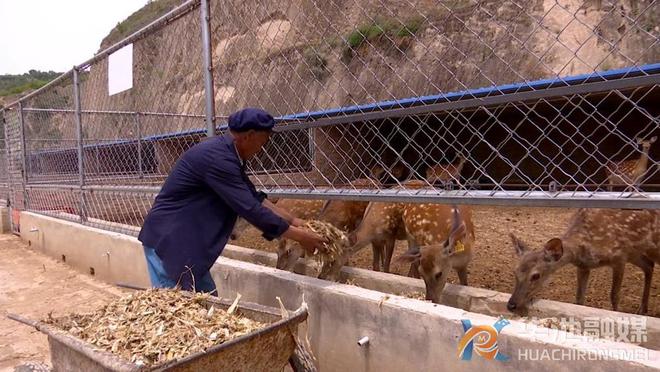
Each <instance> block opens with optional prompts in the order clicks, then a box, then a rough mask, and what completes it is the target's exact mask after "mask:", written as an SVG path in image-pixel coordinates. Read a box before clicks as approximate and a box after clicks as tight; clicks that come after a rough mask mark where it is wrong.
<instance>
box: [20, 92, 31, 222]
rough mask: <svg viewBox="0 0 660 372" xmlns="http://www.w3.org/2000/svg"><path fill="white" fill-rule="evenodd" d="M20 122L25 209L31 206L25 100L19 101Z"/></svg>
mask: <svg viewBox="0 0 660 372" xmlns="http://www.w3.org/2000/svg"><path fill="white" fill-rule="evenodd" d="M18 122H19V125H20V126H21V147H22V150H23V151H21V166H22V167H23V169H22V170H21V175H22V177H23V179H22V182H23V184H22V185H21V186H22V189H23V210H28V208H29V205H30V204H29V202H28V192H27V188H26V186H27V184H28V174H27V156H28V151H27V146H26V143H27V141H26V140H25V118H24V117H23V102H19V103H18Z"/></svg>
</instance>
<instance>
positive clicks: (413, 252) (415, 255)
mask: <svg viewBox="0 0 660 372" xmlns="http://www.w3.org/2000/svg"><path fill="white" fill-rule="evenodd" d="M421 257H422V252H421V251H420V250H419V247H412V248H410V249H408V251H407V252H406V253H404V254H402V255H401V256H399V257H397V259H396V262H398V263H413V262H417V261H419V259H420V258H421Z"/></svg>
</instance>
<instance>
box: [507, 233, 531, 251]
mask: <svg viewBox="0 0 660 372" xmlns="http://www.w3.org/2000/svg"><path fill="white" fill-rule="evenodd" d="M509 237H510V238H511V243H513V248H515V249H516V254H517V255H518V256H522V255H524V254H525V252H527V251H529V247H528V246H527V244H525V243H524V242H523V241H522V240H520V239H518V238H517V237H516V236H515V235H513V234H509Z"/></svg>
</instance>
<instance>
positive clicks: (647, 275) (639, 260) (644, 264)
mask: <svg viewBox="0 0 660 372" xmlns="http://www.w3.org/2000/svg"><path fill="white" fill-rule="evenodd" d="M630 263H632V264H633V265H635V266H637V267H639V268H640V269H642V271H643V272H644V291H643V293H642V303H641V304H640V306H639V309H638V310H637V314H646V313H647V312H648V310H649V295H650V294H651V281H652V280H653V266H654V263H653V261H651V260H650V259H648V258H647V257H645V256H636V257H633V258H632V259H631V260H630Z"/></svg>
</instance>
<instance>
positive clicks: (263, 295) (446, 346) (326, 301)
mask: <svg viewBox="0 0 660 372" xmlns="http://www.w3.org/2000/svg"><path fill="white" fill-rule="evenodd" d="M21 218H22V222H23V227H24V228H23V229H22V237H23V238H24V239H25V240H26V241H28V242H29V245H30V247H31V248H33V249H36V250H39V251H41V252H44V253H46V254H48V255H50V256H52V257H55V258H57V259H61V256H62V255H64V256H65V257H66V262H67V263H69V264H70V265H72V266H73V267H75V268H77V269H78V270H80V271H83V272H89V268H92V267H93V268H94V275H95V276H97V277H98V278H100V279H103V280H106V281H108V282H111V283H117V282H122V283H128V284H133V285H138V286H148V278H147V272H146V263H145V260H144V257H143V254H142V251H141V248H140V244H139V242H138V241H137V240H136V239H135V238H131V237H127V236H125V235H121V234H116V233H111V232H107V231H103V230H99V229H95V228H91V227H86V226H81V225H79V224H76V223H71V222H66V221H62V220H58V219H54V218H50V217H44V216H40V215H35V214H32V213H22V217H21ZM236 251H240V250H237V249H236V248H233V247H228V250H227V253H229V252H236ZM244 253H245V252H244ZM254 256H257V257H258V256H259V254H256V253H255V254H254ZM212 274H213V276H214V279H215V281H216V282H217V284H218V289H219V291H220V295H221V296H223V297H230V298H232V297H234V296H235V294H236V293H241V295H242V296H243V297H242V298H243V301H249V302H256V303H260V304H263V305H269V306H276V305H277V302H276V297H277V296H279V297H281V298H282V300H283V301H284V303H285V305H286V306H287V307H288V308H291V309H293V308H296V307H298V306H299V305H300V304H301V302H302V300H303V297H304V299H305V301H306V302H307V303H308V305H309V309H310V317H309V320H308V323H307V326H308V330H309V338H310V341H311V344H312V347H313V349H314V352H315V355H316V356H317V358H318V361H319V363H320V367H321V370H322V371H339V370H350V371H401V370H416V371H417V370H419V371H426V370H475V369H488V370H502V371H504V370H507V371H510V370H515V369H522V370H540V371H556V370H567V371H568V370H591V371H601V370H624V369H625V370H635V371H637V370H651V369H660V352H657V351H653V350H649V349H645V348H641V347H639V346H635V345H631V344H623V343H615V342H611V341H606V340H597V341H594V342H591V341H589V340H587V339H585V338H584V337H582V336H576V335H573V336H571V337H568V336H567V334H566V333H564V332H558V335H559V336H558V337H555V338H549V337H547V336H544V335H543V333H542V332H543V330H545V329H544V328H539V327H535V326H526V325H524V324H523V323H520V322H517V321H511V324H510V325H508V326H506V327H505V328H504V329H503V330H502V333H501V334H500V336H499V337H498V344H499V346H500V350H501V352H503V353H504V354H505V355H508V356H511V357H512V360H510V361H507V362H499V361H489V360H485V359H483V358H481V357H479V356H477V355H474V356H473V358H472V360H471V361H461V360H459V359H458V357H457V342H458V340H459V339H460V338H461V337H462V335H463V328H462V325H461V320H462V319H469V320H470V321H472V323H473V324H486V325H492V324H493V323H494V322H495V321H496V320H497V319H496V318H495V317H492V316H487V315H483V314H477V313H473V312H467V311H464V310H462V309H458V308H454V307H448V306H444V305H436V304H432V303H429V302H424V301H418V300H412V299H407V298H404V297H400V296H395V295H391V294H386V293H382V292H377V291H373V290H369V289H365V288H360V287H355V286H350V285H344V284H338V283H332V282H327V281H323V280H319V279H315V278H311V277H307V276H303V275H298V274H293V273H288V272H284V271H280V270H276V269H273V268H270V267H266V266H261V265H255V264H251V263H247V262H242V261H236V260H232V259H229V258H220V259H219V260H218V262H217V263H216V264H215V266H214V267H213V269H212ZM379 275H385V274H379ZM403 279H406V278H403ZM595 311H598V310H595ZM546 332H547V330H546ZM562 335H563V336H562ZM363 336H368V337H369V338H370V340H371V341H370V343H369V346H367V347H359V346H358V345H357V343H356V342H357V340H358V339H359V338H360V337H363ZM614 349H617V350H623V351H624V352H627V353H631V354H630V355H633V354H632V353H637V354H635V355H637V356H638V357H639V356H642V357H643V359H638V360H637V361H634V362H633V361H616V360H602V361H600V360H599V361H597V362H594V361H593V360H589V355H587V354H583V355H582V359H584V360H576V361H540V362H539V361H534V360H519V358H518V355H519V354H518V353H519V352H527V353H543V352H546V353H554V354H546V355H560V354H557V353H562V352H564V353H566V352H578V351H581V352H586V350H590V351H591V352H592V353H593V352H599V351H600V352H606V351H607V350H614ZM528 355H530V354H528ZM531 355H532V356H534V355H536V354H531ZM540 355H543V354H540ZM593 355H594V354H591V357H592V358H593Z"/></svg>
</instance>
